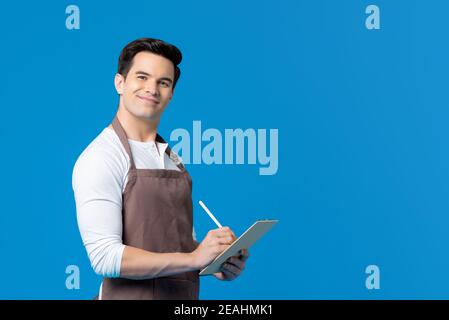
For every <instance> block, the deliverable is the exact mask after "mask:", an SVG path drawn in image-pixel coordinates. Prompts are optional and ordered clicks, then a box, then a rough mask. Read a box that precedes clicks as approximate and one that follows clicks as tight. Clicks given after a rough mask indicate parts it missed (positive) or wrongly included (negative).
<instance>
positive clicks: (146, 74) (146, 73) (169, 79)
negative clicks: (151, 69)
mask: <svg viewBox="0 0 449 320" xmlns="http://www.w3.org/2000/svg"><path fill="white" fill-rule="evenodd" d="M135 74H143V75H144V76H151V74H149V73H148V72H145V71H136V73H135ZM159 80H165V81H170V82H172V83H173V80H172V79H171V78H169V77H162V78H160V79H159Z"/></svg>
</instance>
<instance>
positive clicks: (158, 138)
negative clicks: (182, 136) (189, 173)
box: [156, 133, 186, 172]
mask: <svg viewBox="0 0 449 320" xmlns="http://www.w3.org/2000/svg"><path fill="white" fill-rule="evenodd" d="M156 141H157V142H160V143H166V144H167V148H166V149H165V153H166V154H167V155H168V157H169V158H170V159H171V160H172V161H173V163H174V164H175V165H176V166H177V167H178V168H179V170H181V172H184V171H186V168H185V167H184V165H183V164H182V162H181V160H180V159H179V157H178V156H177V155H176V153H174V152H173V151H172V150H171V148H170V146H169V145H168V143H167V142H165V140H164V138H162V137H161V136H160V135H159V134H158V133H157V134H156Z"/></svg>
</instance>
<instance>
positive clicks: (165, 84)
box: [161, 81, 169, 88]
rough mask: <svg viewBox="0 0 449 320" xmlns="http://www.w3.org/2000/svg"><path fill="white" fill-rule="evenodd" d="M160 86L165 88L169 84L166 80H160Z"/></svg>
mask: <svg viewBox="0 0 449 320" xmlns="http://www.w3.org/2000/svg"><path fill="white" fill-rule="evenodd" d="M161 86H163V87H164V88H166V87H168V86H169V84H168V82H166V81H162V82H161Z"/></svg>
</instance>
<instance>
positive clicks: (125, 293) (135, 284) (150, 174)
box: [101, 117, 199, 300]
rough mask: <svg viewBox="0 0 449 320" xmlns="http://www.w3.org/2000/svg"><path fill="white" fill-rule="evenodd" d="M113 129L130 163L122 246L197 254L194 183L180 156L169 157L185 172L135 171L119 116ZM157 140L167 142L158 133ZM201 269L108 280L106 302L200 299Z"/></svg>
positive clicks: (123, 214) (123, 202)
mask: <svg viewBox="0 0 449 320" xmlns="http://www.w3.org/2000/svg"><path fill="white" fill-rule="evenodd" d="M112 127H113V128H114V130H115V132H116V133H117V135H118V137H119V138H120V141H121V143H122V144H123V146H124V147H125V150H126V152H127V153H128V155H129V159H130V169H129V172H128V183H127V185H126V187H125V190H124V192H123V195H122V216H123V218H122V219H123V244H125V245H128V246H132V247H136V248H140V249H144V250H147V251H151V252H192V251H193V250H195V248H196V243H195V241H194V240H193V236H192V227H193V222H192V220H193V216H192V180H191V178H190V176H189V174H188V172H187V171H186V169H185V167H184V165H183V164H182V163H181V162H180V161H179V158H178V157H177V156H176V154H174V153H172V152H171V149H170V148H169V147H167V149H166V153H167V154H168V156H169V157H170V158H171V159H172V160H173V162H174V163H175V164H176V165H177V167H178V168H179V169H180V171H176V170H166V169H136V166H135V164H134V160H133V156H132V154H131V148H130V146H129V143H128V138H127V136H126V133H125V131H124V130H123V127H122V126H121V124H120V122H119V120H118V118H117V117H115V118H114V121H113V122H112ZM156 141H158V142H162V143H165V141H164V140H163V139H162V138H161V137H160V136H159V135H157V137H156ZM198 295H199V276H198V271H191V272H185V273H180V274H176V275H172V276H167V277H160V278H154V279H148V280H130V279H124V278H104V279H103V286H102V297H101V298H102V299H105V300H107V299H186V300H190V299H193V300H195V299H198Z"/></svg>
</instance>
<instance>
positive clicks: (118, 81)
mask: <svg viewBox="0 0 449 320" xmlns="http://www.w3.org/2000/svg"><path fill="white" fill-rule="evenodd" d="M124 84H125V77H123V76H122V75H121V74H120V73H116V74H115V78H114V85H115V90H117V93H118V94H123V86H124Z"/></svg>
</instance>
